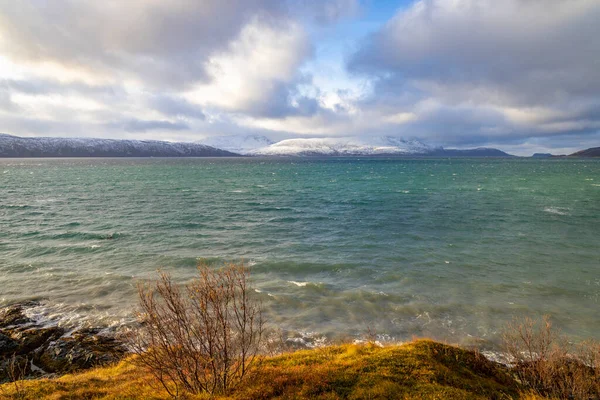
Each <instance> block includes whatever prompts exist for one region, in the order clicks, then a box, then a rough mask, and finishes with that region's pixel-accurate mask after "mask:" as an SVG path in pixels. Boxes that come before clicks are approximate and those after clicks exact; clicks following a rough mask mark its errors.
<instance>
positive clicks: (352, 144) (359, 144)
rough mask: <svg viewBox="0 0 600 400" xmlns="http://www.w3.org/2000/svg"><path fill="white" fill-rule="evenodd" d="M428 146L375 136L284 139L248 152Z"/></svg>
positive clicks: (418, 149) (359, 151) (416, 150)
mask: <svg viewBox="0 0 600 400" xmlns="http://www.w3.org/2000/svg"><path fill="white" fill-rule="evenodd" d="M431 150H432V149H431V148H430V147H429V146H427V145H425V144H423V143H421V142H419V141H417V140H405V139H402V138H397V137H392V136H385V137H376V138H307V139H287V140H282V141H280V142H277V143H274V144H271V145H270V146H266V147H263V148H259V149H256V150H254V151H251V152H250V154H254V155H294V156H303V155H313V156H314V155H323V156H344V155H348V156H350V155H380V154H423V153H427V152H428V151H431Z"/></svg>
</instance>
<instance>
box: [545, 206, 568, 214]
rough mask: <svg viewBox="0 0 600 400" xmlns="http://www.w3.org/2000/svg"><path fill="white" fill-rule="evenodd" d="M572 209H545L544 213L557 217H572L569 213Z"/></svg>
mask: <svg viewBox="0 0 600 400" xmlns="http://www.w3.org/2000/svg"><path fill="white" fill-rule="evenodd" d="M570 210H571V209H570V208H567V207H546V208H544V212H547V213H550V214H556V215H571V214H570V213H569V211H570Z"/></svg>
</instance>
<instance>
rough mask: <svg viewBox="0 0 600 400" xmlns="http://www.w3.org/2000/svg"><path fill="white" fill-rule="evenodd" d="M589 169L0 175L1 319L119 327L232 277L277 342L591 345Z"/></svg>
mask: <svg viewBox="0 0 600 400" xmlns="http://www.w3.org/2000/svg"><path fill="white" fill-rule="evenodd" d="M599 245H600V161H599V160H528V159H527V160H525V159H524V160H521V159H497V160H496V159H493V160H487V159H484V160H482V159H415V160H411V159H381V158H377V159H323V160H315V159H310V160H305V159H256V158H252V159H50V160H37V159H36V160H34V159H31V160H11V159H8V160H7V159H4V160H0V304H6V303H9V302H13V301H17V300H26V299H37V300H41V301H42V304H43V306H40V307H37V308H36V309H35V310H32V311H31V312H32V313H33V314H35V315H36V316H37V317H39V318H47V319H54V320H58V321H59V322H60V323H62V324H67V325H68V324H106V325H111V326H118V325H121V324H126V323H128V322H129V321H131V320H132V318H133V313H134V310H135V304H136V297H135V296H136V289H135V285H136V282H138V281H139V280H143V279H147V278H150V277H153V276H154V274H155V272H156V269H157V268H164V269H165V270H168V271H171V272H172V273H173V275H174V276H175V277H176V278H177V279H178V280H181V281H185V280H186V279H189V277H191V276H192V275H193V273H194V269H195V264H196V262H197V259H198V258H204V259H207V260H208V261H209V262H213V263H215V264H216V263H218V262H219V261H223V260H239V259H244V260H245V261H246V262H247V263H248V264H250V265H251V266H252V273H253V279H254V286H255V287H256V289H257V292H258V296H259V297H260V298H261V300H262V301H263V304H264V305H265V308H266V310H267V314H268V319H269V321H270V322H271V323H272V324H273V325H274V326H278V327H280V328H282V329H283V330H285V331H286V332H288V333H289V334H291V335H297V336H299V337H304V338H305V339H307V338H308V339H310V338H312V340H317V339H318V338H321V337H326V338H335V337H339V336H344V337H348V336H349V337H361V336H363V335H365V334H366V333H367V332H369V331H370V332H375V333H377V334H378V335H379V337H380V338H381V339H387V340H404V339H408V338H411V337H412V336H414V335H416V336H431V337H434V338H438V339H446V340H452V341H458V342H461V343H464V342H470V341H471V342H479V341H492V342H493V341H495V340H496V339H497V338H498V335H499V332H500V330H501V328H502V327H503V325H504V324H505V323H506V321H508V320H510V319H511V318H512V317H513V316H516V315H533V316H535V315H541V314H550V315H551V316H552V317H553V319H554V322H555V324H557V325H558V326H559V327H561V328H562V329H564V330H565V331H566V332H567V333H569V334H571V335H573V336H576V337H581V338H587V337H596V338H598V337H600V333H599V332H600V318H599V317H598V305H599V300H600V250H599Z"/></svg>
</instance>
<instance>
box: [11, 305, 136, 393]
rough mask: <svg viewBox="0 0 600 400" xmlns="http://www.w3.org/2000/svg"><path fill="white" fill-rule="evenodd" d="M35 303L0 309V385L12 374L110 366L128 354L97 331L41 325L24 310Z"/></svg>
mask: <svg viewBox="0 0 600 400" xmlns="http://www.w3.org/2000/svg"><path fill="white" fill-rule="evenodd" d="M34 305H36V303H31V302H29V303H19V304H13V305H10V306H7V307H4V308H1V309H0V382H2V381H6V380H10V379H13V378H14V375H19V377H21V375H26V376H43V375H46V374H62V373H67V372H73V371H76V370H82V369H87V368H91V367H95V366H98V365H103V364H107V363H112V362H115V361H118V360H119V359H121V358H122V357H123V356H124V355H125V354H126V352H127V350H126V348H125V347H124V345H123V344H122V343H120V342H119V341H118V340H116V339H115V338H114V337H113V336H109V335H106V334H102V333H101V331H100V330H99V329H79V330H75V331H67V330H66V329H65V328H62V327H59V326H41V325H39V324H37V323H36V322H35V321H33V320H32V319H30V318H28V317H27V315H26V313H25V310H26V309H27V307H31V306H34Z"/></svg>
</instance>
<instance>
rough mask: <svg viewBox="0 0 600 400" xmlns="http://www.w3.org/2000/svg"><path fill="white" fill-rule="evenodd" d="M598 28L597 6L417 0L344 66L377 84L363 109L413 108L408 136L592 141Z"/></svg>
mask: <svg viewBox="0 0 600 400" xmlns="http://www.w3.org/2000/svg"><path fill="white" fill-rule="evenodd" d="M598 21H600V3H599V2H598V1H596V0H572V1H560V0H549V1H538V0H506V1H502V2H497V1H492V0H460V1H455V0H452V1H451V0H427V1H425V0H424V1H418V2H415V3H414V4H413V5H412V6H411V7H409V8H408V9H406V10H403V11H401V12H399V13H398V14H397V15H395V16H394V17H393V18H392V19H391V20H390V21H389V22H388V23H387V24H386V25H385V26H384V27H383V28H382V29H381V30H379V31H378V32H376V33H374V34H372V35H371V36H369V37H368V38H366V39H365V41H364V42H363V43H362V45H361V46H360V47H359V49H358V50H357V51H356V52H355V53H354V54H353V55H352V57H351V58H350V59H349V62H348V68H349V70H350V71H351V72H353V73H356V74H362V75H366V76H368V77H370V78H371V79H372V80H373V82H374V93H373V96H372V97H370V98H369V99H366V100H364V101H362V102H361V106H363V107H382V108H383V109H385V108H386V107H387V108H390V109H396V110H405V111H406V110H408V111H415V112H417V113H418V114H419V120H418V121H416V122H413V123H411V124H409V125H407V126H405V127H403V128H402V129H410V130H412V131H413V132H414V131H417V132H419V133H422V134H423V135H427V136H428V137H433V138H436V139H439V140H440V141H442V142H445V143H457V144H461V143H476V142H478V143H485V142H490V141H491V140H495V141H496V142H501V141H502V140H507V141H510V140H515V138H520V139H519V140H522V139H523V138H527V137H535V136H555V135H560V134H582V133H586V132H587V133H588V134H593V133H595V132H598V130H599V129H600V114H599V113H598V104H599V103H600V94H599V93H600V68H599V67H600V41H599V40H598V39H597V38H598V37H600V25H599V24H598ZM423 108H425V110H423Z"/></svg>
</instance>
